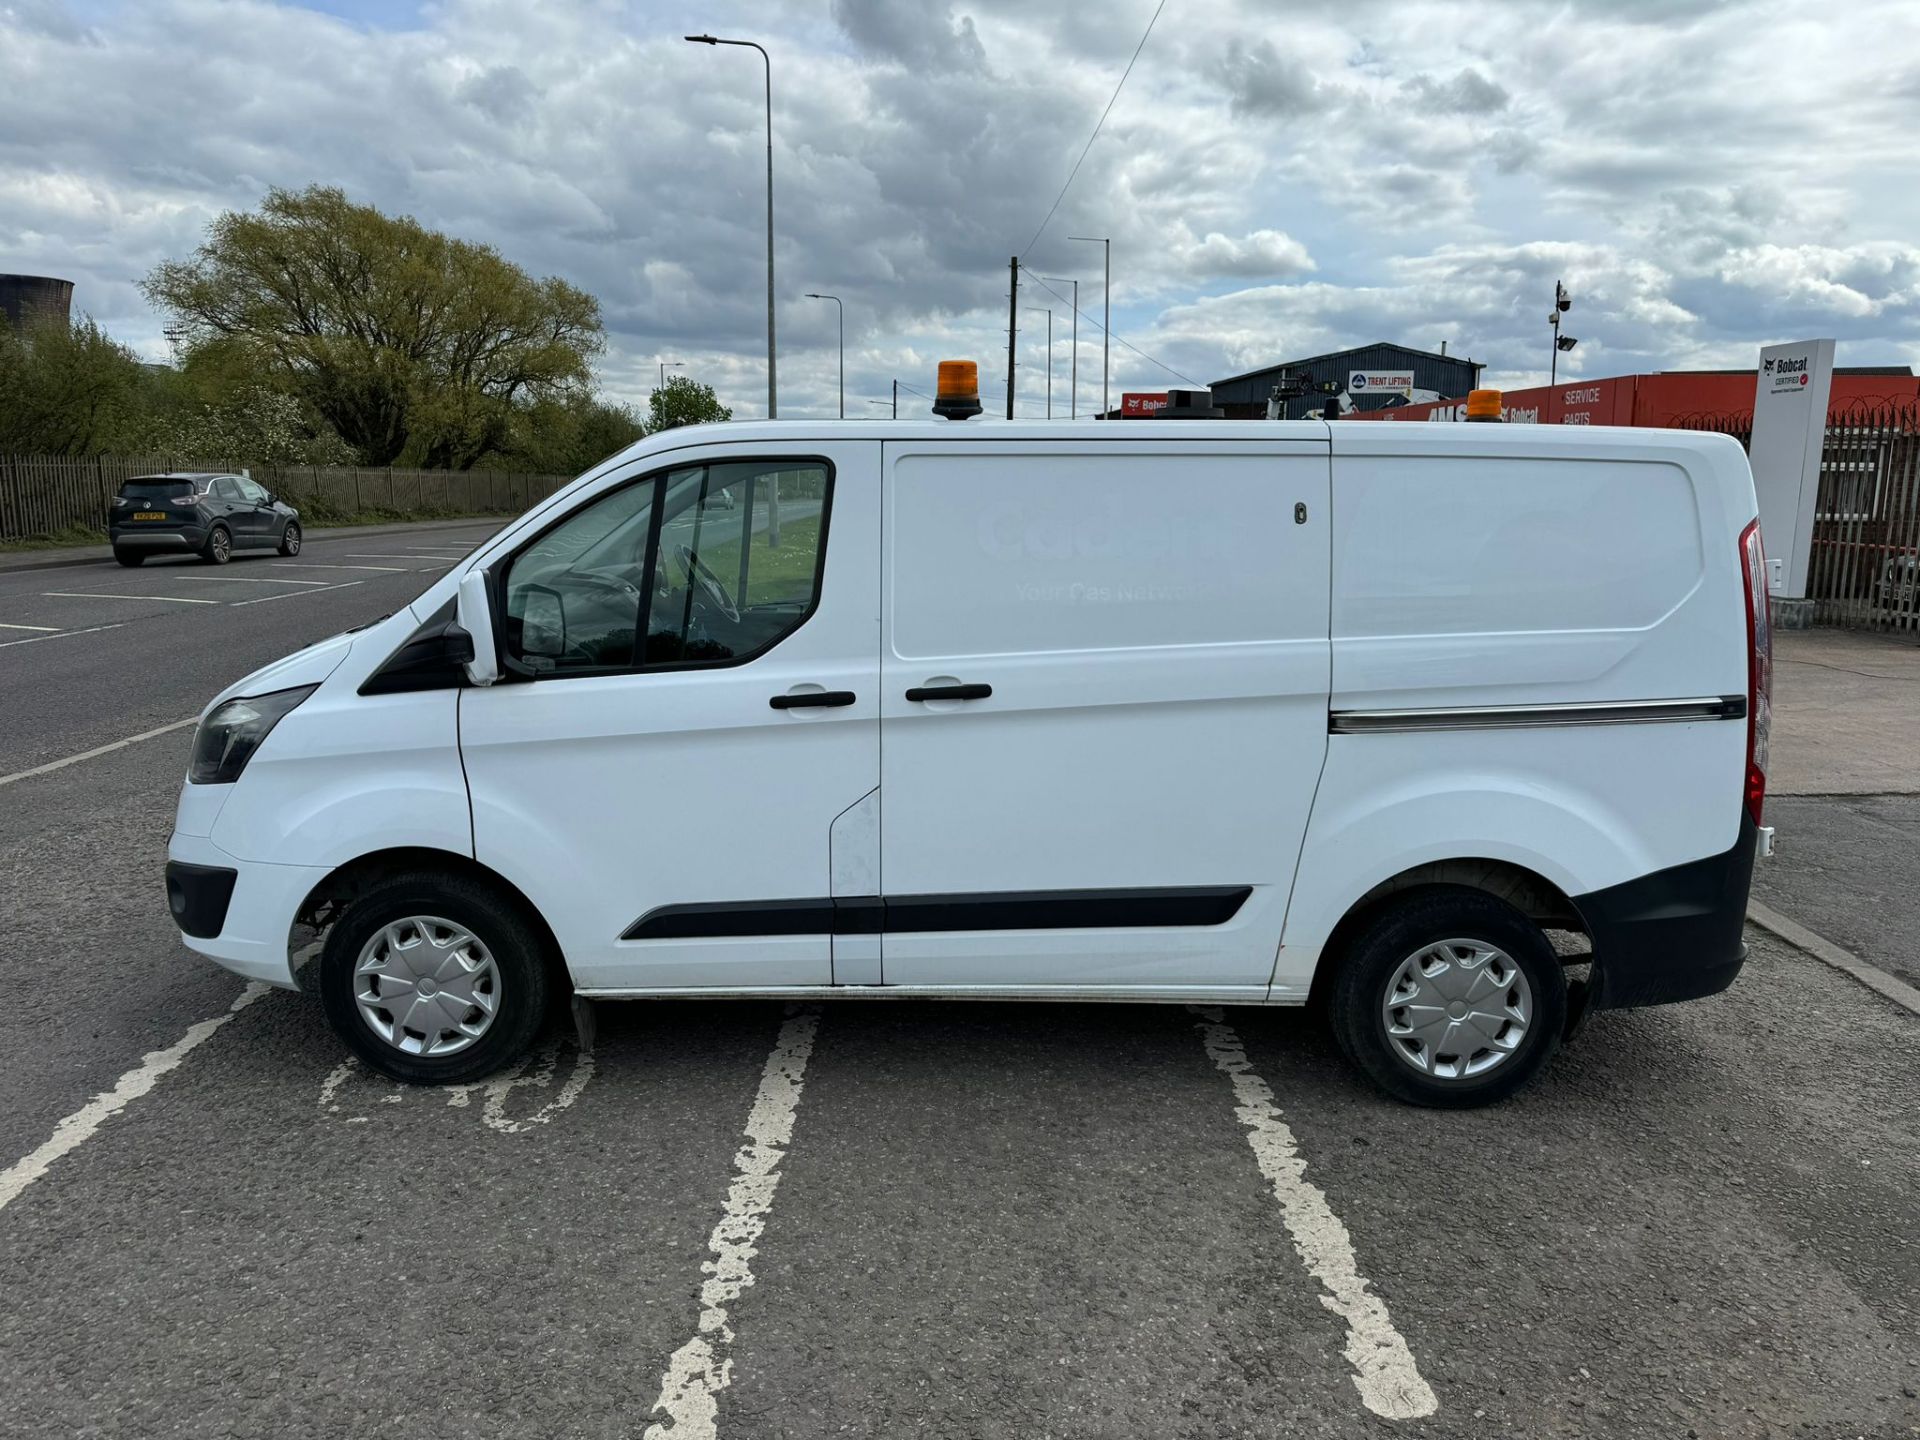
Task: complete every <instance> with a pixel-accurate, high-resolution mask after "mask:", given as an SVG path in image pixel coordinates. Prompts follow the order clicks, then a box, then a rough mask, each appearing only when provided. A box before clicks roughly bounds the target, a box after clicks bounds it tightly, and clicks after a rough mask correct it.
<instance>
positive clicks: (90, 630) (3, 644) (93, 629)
mask: <svg viewBox="0 0 1920 1440" xmlns="http://www.w3.org/2000/svg"><path fill="white" fill-rule="evenodd" d="M126 623H127V622H126V621H124V620H116V621H114V622H113V624H111V625H89V626H87V628H86V629H84V630H62V631H61V632H60V633H59V634H57V635H29V636H28V637H27V638H26V639H24V640H0V650H5V649H7V648H8V647H10V646H13V645H38V644H39V643H40V642H41V641H42V640H65V639H66V638H67V637H68V636H70V635H98V634H99V633H100V632H101V631H102V630H119V629H122V628H123V627H124V626H125V625H126Z"/></svg>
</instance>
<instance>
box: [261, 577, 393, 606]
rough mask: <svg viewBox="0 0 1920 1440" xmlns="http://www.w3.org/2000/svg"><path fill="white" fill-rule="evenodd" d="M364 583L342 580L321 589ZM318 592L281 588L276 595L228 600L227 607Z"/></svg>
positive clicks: (291, 598) (343, 587)
mask: <svg viewBox="0 0 1920 1440" xmlns="http://www.w3.org/2000/svg"><path fill="white" fill-rule="evenodd" d="M366 583H367V582H366V581H364V580H342V581H340V582H339V583H338V584H337V585H323V586H322V587H321V589H322V590H345V589H346V588H347V587H348V586H349V585H364V584H366ZM319 593H320V591H319V590H282V591H281V592H280V593H279V594H278V595H256V596H255V597H254V598H253V599H251V600H229V601H227V604H228V606H229V607H232V606H234V605H264V604H266V603H267V602H268V601H269V600H298V599H299V598H300V597H301V596H302V595H318V594H319Z"/></svg>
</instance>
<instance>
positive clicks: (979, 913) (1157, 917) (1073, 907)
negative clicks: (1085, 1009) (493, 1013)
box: [620, 885, 1253, 940]
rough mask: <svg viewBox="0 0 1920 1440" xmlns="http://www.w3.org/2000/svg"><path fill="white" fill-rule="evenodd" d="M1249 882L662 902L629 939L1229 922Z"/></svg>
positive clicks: (640, 921) (634, 927)
mask: <svg viewBox="0 0 1920 1440" xmlns="http://www.w3.org/2000/svg"><path fill="white" fill-rule="evenodd" d="M1252 893H1253V887H1252V886H1251V885H1184V886H1177V887H1174V888H1170V889H1159V890H1014V891H1005V892H991V891H990V892H985V893H980V894H970V895H900V896H888V897H884V898H883V897H881V896H878V895H850V896H836V897H834V898H833V899H819V900H744V901H729V902H727V903H724V904H711V905H663V906H661V907H660V908H659V909H657V910H649V911H648V912H647V913H646V914H645V915H642V916H641V917H640V918H639V919H638V920H636V921H634V922H633V924H631V925H629V926H628V927H627V930H626V933H625V934H623V935H622V936H621V937H620V938H621V939H622V940H694V939H712V938H733V937H739V936H751V935H826V934H829V933H831V934H835V935H878V934H883V933H885V932H887V931H892V932H894V933H896V934H904V933H907V932H910V931H922V932H924V931H928V930H1107V929H1137V928H1139V927H1141V926H1148V925H1151V926H1186V925H1224V924H1226V923H1227V921H1229V920H1231V919H1232V918H1233V917H1234V916H1235V915H1236V914H1238V913H1239V910H1240V907H1241V906H1242V905H1244V904H1246V902H1247V897H1248V896H1249V895H1251V894H1252Z"/></svg>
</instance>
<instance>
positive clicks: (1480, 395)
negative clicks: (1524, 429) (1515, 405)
mask: <svg viewBox="0 0 1920 1440" xmlns="http://www.w3.org/2000/svg"><path fill="white" fill-rule="evenodd" d="M1467 419H1469V420H1491V421H1493V423H1494V424H1496V425H1497V424H1499V423H1500V392H1499V391H1498V390H1475V391H1473V392H1472V393H1470V394H1469V395H1468V396H1467Z"/></svg>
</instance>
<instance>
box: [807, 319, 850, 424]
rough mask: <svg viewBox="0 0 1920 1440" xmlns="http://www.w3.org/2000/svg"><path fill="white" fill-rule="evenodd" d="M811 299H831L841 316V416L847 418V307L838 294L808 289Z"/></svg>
mask: <svg viewBox="0 0 1920 1440" xmlns="http://www.w3.org/2000/svg"><path fill="white" fill-rule="evenodd" d="M807 299H809V300H831V301H832V302H833V308H834V309H835V311H837V312H838V314H839V316H840V418H841V419H842V420H844V419H846V418H847V307H846V306H845V305H842V304H841V303H840V297H839V296H838V295H822V294H820V293H818V292H817V291H813V290H809V291H807Z"/></svg>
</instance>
